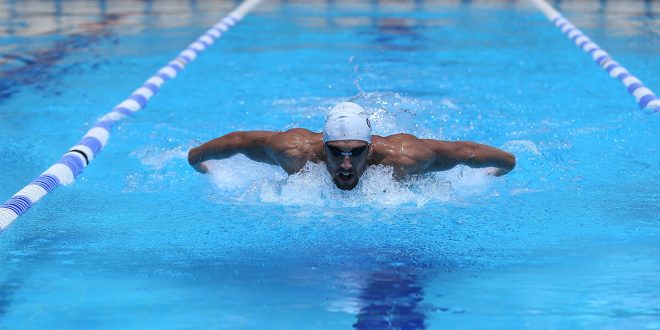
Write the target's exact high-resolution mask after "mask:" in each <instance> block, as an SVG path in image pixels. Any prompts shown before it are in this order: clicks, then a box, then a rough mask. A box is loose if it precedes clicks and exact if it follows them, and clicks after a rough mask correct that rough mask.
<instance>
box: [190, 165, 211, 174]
mask: <svg viewBox="0 0 660 330" xmlns="http://www.w3.org/2000/svg"><path fill="white" fill-rule="evenodd" d="M193 168H194V169H195V171H197V172H199V173H204V174H206V173H208V172H209V168H208V167H207V166H206V165H204V164H202V163H199V164H195V165H193Z"/></svg>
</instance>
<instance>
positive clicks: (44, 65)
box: [0, 14, 120, 100]
mask: <svg viewBox="0 0 660 330" xmlns="http://www.w3.org/2000/svg"><path fill="white" fill-rule="evenodd" d="M119 19H120V16H119V15H115V14H111V15H104V16H102V17H101V19H100V20H99V21H97V22H94V23H83V24H81V26H80V28H81V30H82V32H79V33H74V34H71V35H68V36H66V37H65V38H64V39H62V40H58V41H56V42H54V43H52V44H50V45H49V47H48V48H40V49H36V50H33V51H29V52H19V53H0V60H4V61H10V62H13V65H11V66H10V65H5V68H1V67H0V100H4V99H8V98H10V97H11V96H12V95H14V94H15V93H16V92H17V89H16V87H23V86H27V85H31V86H35V87H36V88H37V89H44V88H46V87H48V86H52V85H53V79H55V78H57V76H59V75H61V74H63V73H66V72H67V71H68V70H70V69H72V68H74V67H75V66H68V67H66V68H64V69H56V65H57V64H58V63H59V62H61V61H62V59H64V58H65V57H66V56H67V55H70V54H71V53H74V52H77V51H81V50H84V49H86V48H88V47H89V46H90V45H91V44H94V43H97V42H100V41H101V40H102V39H105V38H108V37H110V36H111V33H110V27H111V26H113V25H116V24H117V22H118V21H119ZM95 65H98V64H95Z"/></svg>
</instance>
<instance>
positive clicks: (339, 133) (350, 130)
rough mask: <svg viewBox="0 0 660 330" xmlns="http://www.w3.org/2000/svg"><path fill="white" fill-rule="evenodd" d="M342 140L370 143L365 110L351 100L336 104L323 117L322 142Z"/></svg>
mask: <svg viewBox="0 0 660 330" xmlns="http://www.w3.org/2000/svg"><path fill="white" fill-rule="evenodd" d="M344 140H359V141H365V142H367V143H371V123H369V118H368V117H367V112H366V111H364V109H362V107H361V106H359V105H357V104H355V103H352V102H342V103H339V104H337V105H336V106H335V107H334V108H332V110H330V112H329V113H328V116H326V117H325V126H324V127H323V142H325V143H328V142H331V141H344Z"/></svg>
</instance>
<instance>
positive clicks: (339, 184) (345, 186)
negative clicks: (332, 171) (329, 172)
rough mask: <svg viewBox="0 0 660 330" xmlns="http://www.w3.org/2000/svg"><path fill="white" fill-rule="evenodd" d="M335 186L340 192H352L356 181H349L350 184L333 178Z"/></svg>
mask: <svg viewBox="0 0 660 330" xmlns="http://www.w3.org/2000/svg"><path fill="white" fill-rule="evenodd" d="M333 181H334V183H335V186H337V188H339V189H341V190H353V189H355V187H357V184H358V181H359V180H358V179H355V180H351V181H350V182H343V181H340V180H339V179H337V178H335V179H334V180H333Z"/></svg>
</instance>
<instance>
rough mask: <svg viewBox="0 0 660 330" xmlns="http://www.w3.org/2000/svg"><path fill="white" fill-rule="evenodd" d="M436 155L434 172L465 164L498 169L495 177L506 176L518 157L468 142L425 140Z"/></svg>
mask: <svg viewBox="0 0 660 330" xmlns="http://www.w3.org/2000/svg"><path fill="white" fill-rule="evenodd" d="M424 142H426V143H427V144H428V145H430V146H431V149H432V150H433V153H434V161H433V163H432V164H431V170H432V171H444V170H448V169H451V168H453V167H454V166H456V165H459V164H463V165H467V166H469V167H473V168H482V167H496V168H497V170H496V171H495V172H494V173H492V175H495V176H501V175H505V174H507V173H509V172H511V170H513V168H514V167H515V166H516V157H515V156H514V155H513V154H511V153H508V152H506V151H504V150H500V149H497V148H493V147H490V146H487V145H485V144H479V143H474V142H468V141H456V142H448V141H438V140H424Z"/></svg>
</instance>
